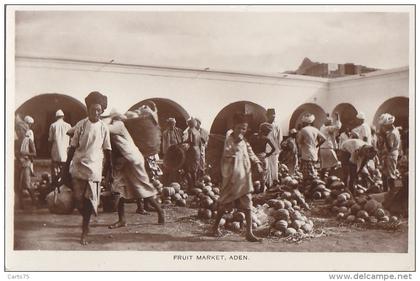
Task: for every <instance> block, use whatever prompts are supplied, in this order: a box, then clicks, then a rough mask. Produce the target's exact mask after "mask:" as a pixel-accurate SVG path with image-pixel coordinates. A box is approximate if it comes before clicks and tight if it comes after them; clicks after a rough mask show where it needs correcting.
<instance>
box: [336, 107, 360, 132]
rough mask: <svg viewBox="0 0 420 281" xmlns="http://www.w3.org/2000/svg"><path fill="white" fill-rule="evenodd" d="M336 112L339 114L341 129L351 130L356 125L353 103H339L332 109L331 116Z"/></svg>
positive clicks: (355, 112)
mask: <svg viewBox="0 0 420 281" xmlns="http://www.w3.org/2000/svg"><path fill="white" fill-rule="evenodd" d="M336 113H338V114H339V115H340V121H341V123H342V127H341V129H342V130H345V129H350V130H351V129H353V128H355V127H356V126H357V118H356V116H357V110H356V108H354V106H353V105H351V104H349V103H340V104H338V105H337V106H336V107H335V108H334V110H333V111H332V116H333V117H334V116H335V114H336Z"/></svg>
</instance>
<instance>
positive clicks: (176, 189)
mask: <svg viewBox="0 0 420 281" xmlns="http://www.w3.org/2000/svg"><path fill="white" fill-rule="evenodd" d="M169 186H170V187H173V188H174V190H175V192H177V193H178V192H179V191H180V190H181V185H180V184H179V183H177V182H173V183H171V184H170V185H169Z"/></svg>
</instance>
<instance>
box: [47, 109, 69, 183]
mask: <svg viewBox="0 0 420 281" xmlns="http://www.w3.org/2000/svg"><path fill="white" fill-rule="evenodd" d="M55 118H56V119H57V121H55V122H54V123H52V124H51V125H50V129H49V133H48V141H49V142H50V143H51V145H52V146H51V177H52V182H53V183H54V184H57V183H58V180H59V178H60V177H61V173H62V170H63V168H64V165H65V163H66V161H67V148H68V147H69V144H70V138H69V136H68V135H67V131H68V130H70V129H71V125H70V124H69V123H67V122H65V121H64V112H63V111H62V110H61V109H59V110H57V112H56V113H55Z"/></svg>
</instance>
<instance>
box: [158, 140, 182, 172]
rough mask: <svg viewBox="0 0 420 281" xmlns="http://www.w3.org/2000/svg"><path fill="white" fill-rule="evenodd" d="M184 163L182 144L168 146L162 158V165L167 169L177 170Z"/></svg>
mask: <svg viewBox="0 0 420 281" xmlns="http://www.w3.org/2000/svg"><path fill="white" fill-rule="evenodd" d="M184 163H185V149H184V148H183V147H182V144H176V145H172V146H170V147H169V148H168V150H167V151H166V153H165V157H164V159H163V165H164V166H165V168H166V169H168V170H179V169H181V168H182V166H183V165H184Z"/></svg>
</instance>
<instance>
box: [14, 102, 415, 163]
mask: <svg viewBox="0 0 420 281" xmlns="http://www.w3.org/2000/svg"><path fill="white" fill-rule="evenodd" d="M147 101H153V102H154V103H155V104H156V106H157V108H158V117H159V123H160V126H161V127H162V128H163V129H165V128H166V122H165V120H166V119H167V118H169V117H175V119H176V121H177V126H178V127H180V128H181V129H185V128H186V120H187V118H188V116H189V114H188V112H187V111H186V110H185V109H184V108H183V107H182V106H181V105H179V104H178V103H176V102H174V101H172V100H170V99H165V98H151V99H146V100H143V101H140V102H138V103H136V104H135V105H133V106H132V107H131V108H130V109H129V110H133V109H135V108H138V107H140V106H141V105H143V104H144V103H146V102H147ZM59 108H61V109H62V110H63V111H64V113H65V120H66V122H68V123H70V124H71V125H75V124H76V123H77V122H78V121H79V120H81V119H83V118H84V117H85V116H86V107H85V105H84V104H83V103H81V102H80V101H78V100H77V99H75V98H73V97H70V96H67V95H62V94H42V95H39V96H35V97H33V98H31V99H29V100H28V101H26V102H25V103H23V104H22V105H21V106H20V107H19V108H18V109H17V110H16V114H19V115H20V116H22V117H23V116H25V115H31V116H33V117H34V118H35V120H36V122H35V124H34V128H33V130H34V133H35V143H36V145H37V151H38V155H39V157H41V158H47V157H49V150H50V149H49V147H48V146H46V145H43V144H46V143H48V129H49V126H50V124H51V123H53V122H54V120H55V112H56V110H57V109H59ZM408 109H409V101H408V98H407V97H394V98H391V99H389V100H387V101H385V102H384V103H383V104H382V105H381V106H380V107H379V108H378V110H377V111H376V113H375V117H374V125H376V122H377V119H378V117H379V116H380V115H381V114H382V113H385V112H388V113H390V114H392V115H394V116H396V125H397V126H401V127H403V128H408V112H409V110H408ZM235 112H242V113H244V114H245V115H246V117H247V119H248V122H249V124H250V125H249V127H250V130H251V132H256V131H257V129H258V126H259V124H260V123H262V122H264V121H265V113H266V109H265V108H264V107H262V106H261V105H258V104H256V103H253V102H250V101H238V102H234V103H231V104H229V105H227V106H226V107H224V108H223V109H222V110H221V111H220V112H219V113H218V114H217V116H216V117H215V119H214V121H213V123H212V125H211V128H210V133H211V134H212V135H215V136H220V137H222V136H224V135H225V133H226V131H227V130H228V129H229V128H231V126H232V122H233V114H234V113H235ZM305 112H311V113H312V114H314V115H315V116H316V121H315V124H314V125H315V126H316V127H318V128H319V127H320V126H321V125H322V124H323V122H324V121H325V118H326V117H327V114H326V112H325V111H324V109H323V108H322V107H321V106H319V105H317V104H315V103H305V104H302V105H300V106H299V107H298V108H296V110H295V111H294V112H293V114H292V116H291V118H290V121H289V129H291V128H296V127H298V126H299V123H300V120H301V117H302V115H303V114H304V113H305ZM335 112H338V113H339V114H340V116H341V121H342V123H343V128H349V129H352V128H354V127H355V126H357V125H358V123H357V122H358V120H357V118H356V115H357V110H356V109H355V108H354V107H353V106H352V105H351V104H349V103H341V104H339V105H337V106H336V107H335V108H334V110H333V111H332V114H334V113H335ZM216 138H217V137H216Z"/></svg>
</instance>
